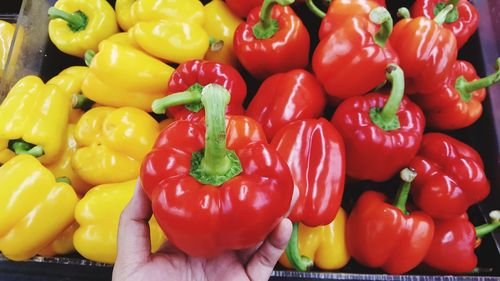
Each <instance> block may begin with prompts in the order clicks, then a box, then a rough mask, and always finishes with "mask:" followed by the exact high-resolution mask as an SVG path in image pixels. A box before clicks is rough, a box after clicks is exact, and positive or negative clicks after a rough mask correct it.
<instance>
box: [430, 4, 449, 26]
mask: <svg viewBox="0 0 500 281" xmlns="http://www.w3.org/2000/svg"><path fill="white" fill-rule="evenodd" d="M453 8H454V6H453V5H446V6H445V7H444V8H443V9H442V10H441V11H439V13H438V14H437V15H436V16H435V17H434V21H435V22H436V23H437V24H439V25H443V23H444V22H445V21H446V18H447V17H448V14H449V13H450V12H451V10H453Z"/></svg>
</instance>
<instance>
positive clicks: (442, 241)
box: [424, 211, 500, 274]
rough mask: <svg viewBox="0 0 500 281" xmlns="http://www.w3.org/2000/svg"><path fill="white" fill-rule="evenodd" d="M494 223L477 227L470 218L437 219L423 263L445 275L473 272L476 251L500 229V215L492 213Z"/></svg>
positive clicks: (497, 212) (495, 212)
mask: <svg viewBox="0 0 500 281" xmlns="http://www.w3.org/2000/svg"><path fill="white" fill-rule="evenodd" d="M490 217H491V219H492V222H491V223H488V224H483V225H481V226H478V227H476V228H474V225H472V224H471V223H470V222H469V220H468V218H467V215H465V216H460V217H455V218H452V219H448V220H436V221H435V231H434V238H433V239H432V244H431V247H430V248H429V252H427V256H426V257H425V259H424V262H425V263H426V264H427V265H429V266H431V267H433V268H435V269H437V270H440V271H443V272H446V273H455V274H457V273H468V272H472V271H473V270H474V268H475V267H476V265H477V257H476V255H475V254H474V250H475V249H476V248H477V247H478V246H479V244H480V242H481V240H480V239H481V238H482V237H484V236H486V235H487V234H489V233H491V232H493V231H494V230H496V229H497V228H498V227H500V212H499V211H493V212H491V213H490Z"/></svg>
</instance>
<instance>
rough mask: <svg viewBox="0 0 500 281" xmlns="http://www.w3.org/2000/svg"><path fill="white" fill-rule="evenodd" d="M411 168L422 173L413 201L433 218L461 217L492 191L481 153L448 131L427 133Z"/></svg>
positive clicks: (415, 184)
mask: <svg viewBox="0 0 500 281" xmlns="http://www.w3.org/2000/svg"><path fill="white" fill-rule="evenodd" d="M410 167H412V168H413V169H414V170H415V171H416V172H417V173H418V174H419V177H417V179H416V180H415V183H414V186H413V189H412V197H413V202H414V203H415V205H417V206H418V207H419V208H420V209H422V210H423V211H425V212H426V213H428V214H429V215H431V216H432V217H433V218H437V219H448V218H452V217H456V216H459V215H461V214H463V213H465V212H466V211H467V209H468V208H469V207H470V206H471V205H473V204H476V203H478V202H480V201H482V200H483V199H484V198H486V197H487V196H488V194H489V193H490V184H489V183H488V179H487V178H486V174H485V172H484V165H483V161H482V160H481V157H480V156H479V154H478V153H477V152H476V151H475V150H474V149H473V148H471V147H470V146H468V145H466V144H465V143H462V142H460V141H458V140H456V139H454V138H452V137H450V136H447V135H444V134H440V133H428V134H425V135H424V137H423V139H422V145H421V147H420V150H419V151H418V155H417V156H416V157H415V159H413V160H412V162H411V163H410Z"/></svg>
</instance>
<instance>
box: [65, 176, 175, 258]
mask: <svg viewBox="0 0 500 281" xmlns="http://www.w3.org/2000/svg"><path fill="white" fill-rule="evenodd" d="M136 183H137V180H131V181H127V182H122V183H115V184H103V185H99V186H96V187H94V188H92V189H91V190H90V191H89V192H87V194H85V196H84V197H83V198H82V200H80V202H78V204H77V205H76V208H75V218H76V221H77V222H78V224H79V225H80V227H79V228H78V229H77V230H76V231H75V234H74V236H73V243H74V245H75V248H76V250H77V251H78V253H80V254H81V255H82V256H84V257H85V258H87V259H89V260H93V261H97V262H104V263H114V262H115V259H116V250H117V237H118V223H119V221H120V214H121V213H122V211H123V209H124V208H125V206H126V205H127V204H128V202H129V201H130V199H131V198H132V196H133V195H134V190H135V186H136ZM149 228H150V238H151V251H152V252H156V250H158V248H159V247H160V246H161V245H162V244H163V242H165V239H166V238H165V236H164V235H163V232H162V231H161V229H160V227H159V226H158V223H157V222H156V220H155V218H154V217H152V218H151V219H150V220H149Z"/></svg>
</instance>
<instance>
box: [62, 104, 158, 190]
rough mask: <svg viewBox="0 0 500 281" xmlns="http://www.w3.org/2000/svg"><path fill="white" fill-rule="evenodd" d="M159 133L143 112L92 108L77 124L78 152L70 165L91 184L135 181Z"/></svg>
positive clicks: (125, 108) (126, 109)
mask: <svg viewBox="0 0 500 281" xmlns="http://www.w3.org/2000/svg"><path fill="white" fill-rule="evenodd" d="M159 130H160V129H159V125H158V122H156V120H155V119H153V117H151V116H150V115H149V114H147V113H146V112H144V111H142V110H139V109H136V108H133V107H122V108H119V109H114V108H111V107H96V108H93V109H91V110H89V111H87V112H86V113H85V114H84V115H83V116H82V118H81V119H80V121H78V123H77V124H76V128H75V139H76V141H77V143H78V149H77V150H76V152H75V153H74V155H73V157H72V159H71V165H72V167H73V169H74V171H75V172H76V173H77V174H78V176H80V177H81V178H82V179H83V180H84V181H86V182H88V183H90V184H92V185H99V184H105V183H117V182H123V181H127V180H131V179H135V178H137V176H138V175H139V169H140V165H141V161H142V159H143V158H144V156H146V154H147V153H148V152H149V150H151V148H152V147H153V144H154V141H155V139H156V137H157V136H158V134H159Z"/></svg>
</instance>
